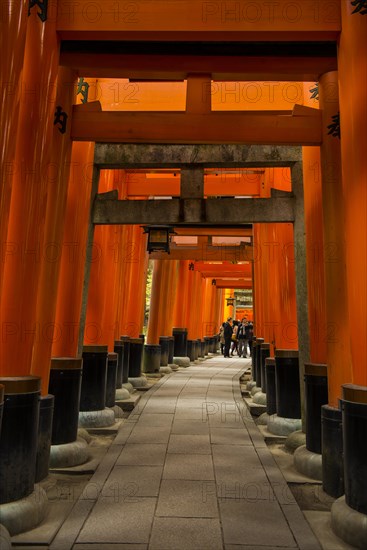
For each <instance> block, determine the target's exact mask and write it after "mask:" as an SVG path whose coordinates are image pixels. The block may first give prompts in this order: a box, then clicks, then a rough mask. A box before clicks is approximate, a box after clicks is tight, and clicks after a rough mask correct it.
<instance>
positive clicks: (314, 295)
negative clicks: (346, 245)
mask: <svg viewBox="0 0 367 550" xmlns="http://www.w3.org/2000/svg"><path fill="white" fill-rule="evenodd" d="M313 87H314V84H312V85H310V83H304V85H303V104H304V105H305V106H307V107H312V108H318V106H319V100H318V98H317V99H316V98H311V96H312V95H314V94H311V89H313ZM302 158H303V178H304V203H305V204H304V206H305V226H306V243H307V247H306V253H307V287H308V311H309V329H310V360H311V362H312V363H318V364H325V363H326V339H327V322H326V301H325V271H324V248H325V247H324V235H323V209H322V177H321V160H320V147H303V148H302Z"/></svg>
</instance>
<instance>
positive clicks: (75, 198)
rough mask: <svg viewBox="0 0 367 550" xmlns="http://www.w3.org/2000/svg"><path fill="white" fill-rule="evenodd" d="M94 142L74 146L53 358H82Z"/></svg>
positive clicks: (78, 143) (77, 143) (79, 143)
mask: <svg viewBox="0 0 367 550" xmlns="http://www.w3.org/2000/svg"><path fill="white" fill-rule="evenodd" d="M93 154H94V143H91V142H86V143H84V142H75V143H73V146H72V155H71V166H72V170H71V172H70V180H69V186H68V197H67V205H66V215H65V227H64V233H63V249H62V255H61V267H60V277H59V283H58V289H57V304H56V317H55V325H56V333H55V337H54V342H53V345H52V356H53V357H78V335H79V328H80V312H81V307H82V294H83V279H84V267H85V257H86V243H87V231H88V217H89V209H88V208H86V204H89V202H90V196H91V187H92V170H93Z"/></svg>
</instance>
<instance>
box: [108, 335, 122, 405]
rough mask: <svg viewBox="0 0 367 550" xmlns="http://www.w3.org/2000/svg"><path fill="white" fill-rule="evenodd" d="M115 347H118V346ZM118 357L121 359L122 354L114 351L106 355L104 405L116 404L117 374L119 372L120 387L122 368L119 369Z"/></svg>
mask: <svg viewBox="0 0 367 550" xmlns="http://www.w3.org/2000/svg"><path fill="white" fill-rule="evenodd" d="M115 349H119V347H117V348H116V345H115ZM120 359H122V360H123V355H122V357H121V354H118V353H116V352H114V353H109V354H108V355H107V379H106V407H114V406H115V405H116V389H118V387H117V382H116V380H117V374H118V372H119V371H120V373H119V376H120V380H121V384H120V386H119V388H121V387H122V369H121V370H120V369H119V367H118V364H119V362H120Z"/></svg>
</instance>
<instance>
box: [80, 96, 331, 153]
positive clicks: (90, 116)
mask: <svg viewBox="0 0 367 550" xmlns="http://www.w3.org/2000/svg"><path fill="white" fill-rule="evenodd" d="M71 138H72V139H73V140H75V141H97V142H108V143H172V142H173V143H179V144H180V143H186V144H187V143H189V144H190V143H192V144H194V143H195V144H199V143H203V144H204V143H205V144H214V143H216V144H219V143H220V144H226V143H246V144H257V145H259V144H269V143H273V144H276V145H320V144H321V142H322V128H321V112H320V111H318V110H317V109H315V113H314V114H313V116H307V115H306V116H302V115H296V116H293V115H290V114H287V115H276V114H270V115H269V114H267V113H266V111H263V112H259V111H258V112H256V113H254V112H251V111H248V112H247V111H245V112H243V111H235V112H234V111H212V112H211V113H182V112H149V113H147V112H123V111H97V110H90V109H88V108H85V107H84V106H79V105H74V107H73V116H72V123H71Z"/></svg>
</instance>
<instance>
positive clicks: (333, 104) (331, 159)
mask: <svg viewBox="0 0 367 550" xmlns="http://www.w3.org/2000/svg"><path fill="white" fill-rule="evenodd" d="M337 79H338V75H337V73H336V72H333V73H328V74H326V75H323V76H322V77H321V78H320V83H319V88H320V108H321V109H322V111H323V117H324V123H323V127H324V134H325V136H324V140H323V145H322V147H321V173H322V201H323V219H324V250H325V252H324V261H325V282H326V289H325V290H326V294H325V296H326V320H327V330H326V342H327V365H328V386H329V403H330V404H331V405H332V406H334V407H335V406H337V404H338V399H339V398H340V397H341V391H342V389H341V385H342V384H344V383H349V382H353V370H352V357H351V349H350V339H349V337H348V336H347V335H348V334H350V329H352V330H354V327H349V316H348V310H350V309H351V308H352V307H353V306H352V305H351V304H350V301H349V296H348V288H347V272H346V250H347V248H348V247H349V239H348V244H346V240H345V237H346V234H345V233H346V232H345V226H344V223H343V220H344V217H345V202H346V200H347V197H348V194H347V193H349V190H348V192H347V193H345V192H344V193H343V182H342V166H341V149H340V140H339V139H338V138H337V137H334V136H332V135H329V134H328V128H327V126H328V124H330V123H331V120H332V116H334V115H335V113H336V112H338V109H339V101H338V85H337V82H338V81H337ZM349 178H350V175H349V174H348V183H349ZM355 219H356V218H354V220H355ZM362 292H363V291H362Z"/></svg>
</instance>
